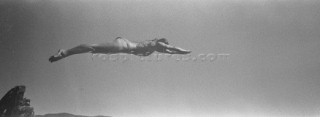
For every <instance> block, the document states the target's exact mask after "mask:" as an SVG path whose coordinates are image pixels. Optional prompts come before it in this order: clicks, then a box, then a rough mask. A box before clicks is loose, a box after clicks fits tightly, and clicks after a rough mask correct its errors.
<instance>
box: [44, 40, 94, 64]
mask: <svg viewBox="0 0 320 117" xmlns="http://www.w3.org/2000/svg"><path fill="white" fill-rule="evenodd" d="M93 46H94V45H92V44H91V45H90V44H81V45H79V46H76V47H74V48H71V49H67V50H63V49H60V50H59V51H58V53H57V54H56V55H53V56H51V57H50V58H49V61H50V62H55V61H58V60H60V59H63V58H65V57H67V56H71V55H74V54H82V53H89V52H94V51H95V49H94V47H93Z"/></svg>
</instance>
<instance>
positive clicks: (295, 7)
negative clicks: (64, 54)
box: [0, 0, 320, 117]
mask: <svg viewBox="0 0 320 117" xmlns="http://www.w3.org/2000/svg"><path fill="white" fill-rule="evenodd" d="M8 1H9V0H6V1H2V2H0V18H1V20H0V21H1V22H0V24H1V25H0V26H1V27H2V28H1V30H0V31H1V32H0V44H1V46H0V52H1V54H2V55H1V57H0V63H1V66H0V78H1V82H0V95H4V94H5V93H6V92H7V91H8V90H9V89H10V88H12V87H14V86H16V85H20V84H23V85H26V86H27V92H26V96H27V97H28V98H30V99H31V105H32V106H33V107H34V109H35V113H36V114H46V113H57V112H68V113H73V114H82V115H111V116H114V117H164V116H165V117H212V116H218V117H233V116H235V117H248V116H249V117H250V116H252V117H270V116H271V117H283V116H288V117H295V116H296V117H301V116H308V117H309V116H310V117H316V116H320V100H319V99H320V79H319V76H320V51H319V50H320V33H319V31H320V2H318V1H316V0H314V1H312V0H308V1H303V2H302V1H298V0H296V1H293V0H279V1H275V0H270V1H267V0H258V1H255V0H229V1H224V0H215V1H211V0H207V1H205V0H185V1H180V0H179V1H178V0H173V1H171V0H166V1H158V0H151V1H146V0H139V1H133V0H128V1H125V0H119V1H116V0H92V1H89V0H51V1H49V0H43V1H42V0H13V1H12V0H11V1H10V2H8ZM14 1H15V2H14ZM8 27H9V28H8ZM118 36H121V37H125V38H128V39H130V40H134V41H142V40H146V39H153V38H155V37H165V38H167V39H168V40H169V42H170V43H171V44H173V45H177V46H181V47H184V48H187V49H190V50H192V54H191V55H192V56H196V55H198V54H200V53H230V54H231V56H229V58H228V59H224V60H217V61H216V62H214V63H210V62H175V61H174V60H167V61H162V62H139V61H128V62H125V63H119V62H112V61H101V60H99V59H98V58H94V61H92V60H91V55H90V54H82V55H75V56H71V57H68V58H66V59H63V60H61V61H58V62H56V63H49V61H48V58H49V56H51V55H52V54H54V53H55V52H56V51H57V50H58V49H60V48H71V47H73V46H76V45H78V44H82V43H99V42H105V41H112V40H113V39H114V38H116V37H118Z"/></svg>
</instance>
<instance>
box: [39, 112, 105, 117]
mask: <svg viewBox="0 0 320 117" xmlns="http://www.w3.org/2000/svg"><path fill="white" fill-rule="evenodd" d="M35 117H111V116H100V115H99V116H83V115H73V114H69V113H54V114H45V115H36V116H35Z"/></svg>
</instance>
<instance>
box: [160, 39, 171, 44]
mask: <svg viewBox="0 0 320 117" xmlns="http://www.w3.org/2000/svg"><path fill="white" fill-rule="evenodd" d="M157 41H158V42H163V43H165V44H169V41H168V40H167V39H166V38H160V39H157Z"/></svg>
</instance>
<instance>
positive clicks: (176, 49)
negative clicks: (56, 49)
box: [159, 42, 191, 54]
mask: <svg viewBox="0 0 320 117" xmlns="http://www.w3.org/2000/svg"><path fill="white" fill-rule="evenodd" d="M159 45H160V46H161V47H163V48H164V50H165V51H164V53H169V54H189V53H191V51H190V50H185V49H182V48H179V47H174V46H171V45H168V44H165V43H163V42H159Z"/></svg>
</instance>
